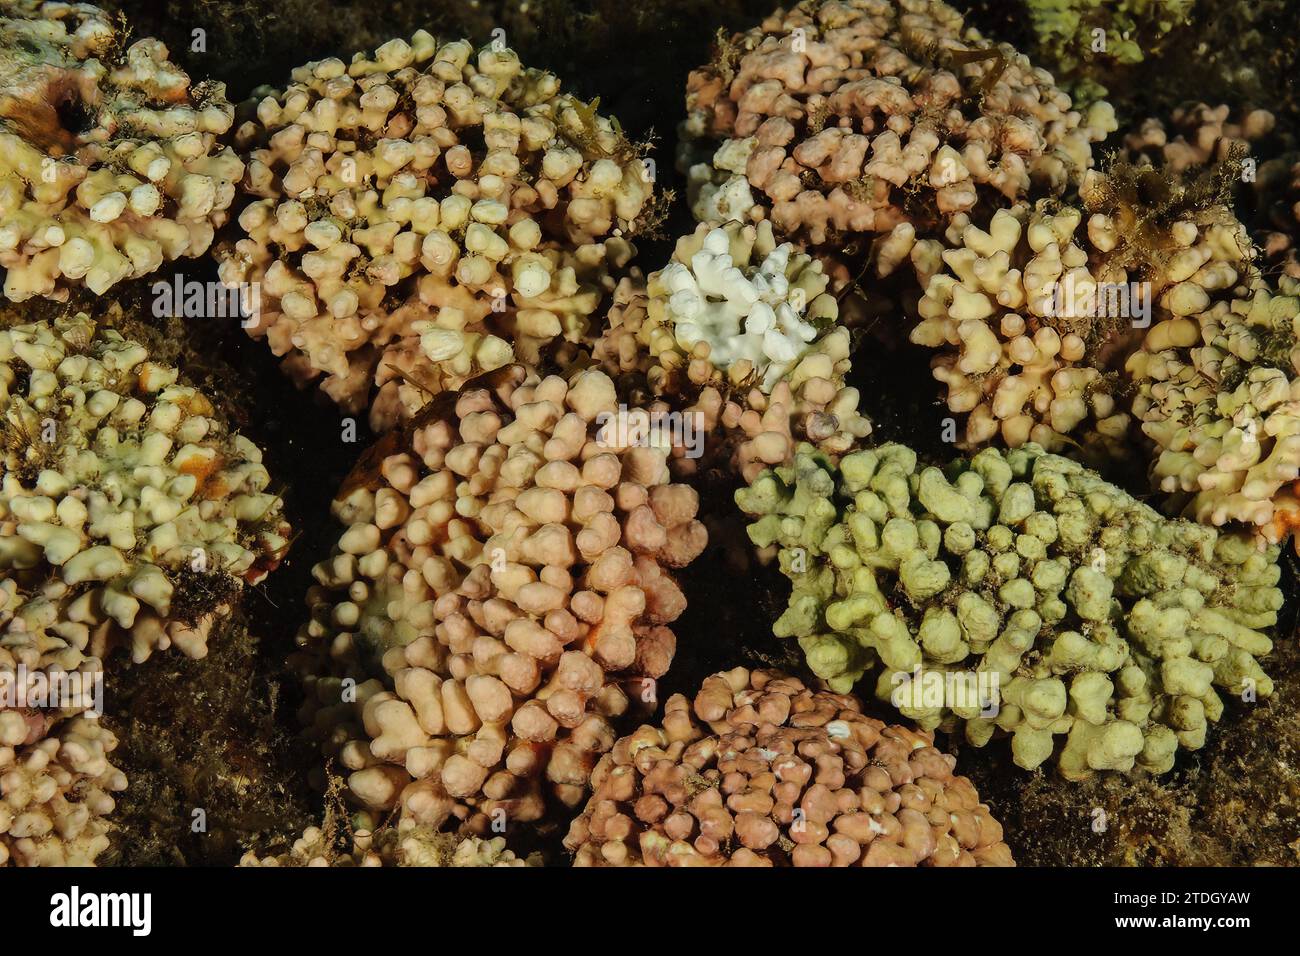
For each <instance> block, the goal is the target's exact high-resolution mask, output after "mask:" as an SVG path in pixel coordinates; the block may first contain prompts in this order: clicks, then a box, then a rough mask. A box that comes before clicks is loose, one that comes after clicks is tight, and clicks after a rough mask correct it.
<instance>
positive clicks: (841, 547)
mask: <svg viewBox="0 0 1300 956" xmlns="http://www.w3.org/2000/svg"><path fill="white" fill-rule="evenodd" d="M736 500H737V502H738V503H739V504H740V506H741V508H742V509H743V510H744V511H745V512H747V513H748V514H750V515H752V516H753V517H754V518H755V519H756V521H755V522H754V524H752V525H751V526H750V529H749V533H750V537H751V539H752V540H753V541H754V542H755V543H756V544H757V545H758V546H759V547H761V548H775V549H779V558H780V565H781V569H782V570H783V571H784V572H785V573H786V575H787V576H788V577H789V578H790V579H791V581H792V583H793V585H794V587H793V590H792V593H791V596H790V603H789V607H788V609H787V610H786V612H785V613H784V614H783V615H782V616H781V618H780V619H779V620H778V621H777V624H776V632H777V633H778V635H781V636H789V637H797V638H798V640H799V643H800V646H801V647H802V648H803V650H804V653H805V655H806V657H807V660H808V664H809V666H810V667H811V668H812V670H813V671H814V673H816V674H817V675H818V676H819V677H822V678H823V679H825V680H827V681H829V682H830V685H831V687H832V688H834V689H836V690H842V691H843V690H847V689H848V688H849V687H851V686H852V685H853V684H854V683H856V681H857V680H858V679H859V678H861V677H863V676H865V675H868V674H869V675H871V676H872V677H874V678H875V679H876V692H877V695H878V696H879V697H881V698H882V699H884V700H891V701H893V702H894V703H895V704H896V706H898V707H899V709H900V711H901V712H902V713H903V714H905V715H906V716H908V717H910V718H912V719H914V720H916V721H918V723H920V725H921V726H922V727H926V728H935V727H941V728H944V729H947V730H955V729H959V728H961V729H964V731H965V735H966V738H967V739H968V740H970V741H971V742H972V743H974V744H975V745H976V746H983V745H984V744H985V743H987V742H988V741H989V740H990V739H991V738H992V737H993V735H994V734H995V732H997V731H1005V732H1008V733H1010V734H1011V735H1012V752H1013V754H1014V757H1015V760H1016V762H1017V763H1018V764H1020V765H1021V766H1023V767H1026V768H1034V767H1037V766H1039V765H1040V764H1042V763H1044V762H1045V761H1047V760H1049V758H1051V757H1052V756H1053V752H1054V749H1055V747H1056V744H1057V743H1058V738H1059V737H1064V738H1065V740H1064V748H1063V749H1062V750H1061V751H1060V753H1059V756H1058V759H1057V761H1056V762H1057V766H1058V769H1059V770H1060V772H1061V773H1062V774H1063V775H1064V776H1065V777H1067V778H1070V779H1081V778H1084V777H1087V776H1090V775H1091V774H1092V773H1093V772H1094V771H1099V770H1123V771H1126V770H1130V769H1132V768H1133V767H1135V766H1138V767H1142V768H1144V769H1147V770H1150V771H1152V772H1156V773H1159V772H1164V771H1167V770H1169V769H1170V768H1171V767H1172V766H1173V761H1174V756H1175V752H1176V751H1177V749H1178V748H1179V747H1180V746H1181V747H1184V748H1187V749H1192V750H1195V749H1197V748H1199V747H1201V746H1202V745H1203V744H1204V742H1205V734H1206V730H1207V728H1208V725H1209V723H1211V722H1213V721H1216V720H1218V719H1219V717H1220V716H1221V715H1222V713H1223V710H1224V706H1225V705H1224V700H1223V698H1222V697H1220V691H1222V692H1223V693H1224V694H1226V695H1230V696H1237V697H1239V698H1241V699H1243V700H1254V699H1255V698H1256V697H1264V696H1268V695H1269V694H1270V693H1271V692H1272V688H1273V685H1272V682H1271V681H1270V680H1269V679H1268V678H1267V677H1266V676H1265V675H1264V673H1263V671H1262V670H1261V668H1260V665H1259V662H1258V660H1257V658H1260V657H1263V656H1264V655H1266V654H1268V652H1269V651H1270V650H1271V648H1272V642H1271V641H1270V640H1269V638H1268V637H1267V636H1266V635H1265V634H1264V630H1265V629H1267V628H1268V627H1270V626H1271V625H1273V624H1275V623H1276V621H1277V611H1278V609H1279V608H1280V607H1281V605H1282V593H1281V591H1280V590H1279V589H1278V587H1277V584H1278V581H1279V579H1280V577H1281V570H1280V568H1279V567H1278V565H1277V556H1278V550H1277V548H1276V547H1273V548H1270V549H1269V550H1267V551H1261V550H1259V549H1257V548H1256V547H1255V544H1254V543H1253V541H1252V540H1251V539H1250V537H1249V536H1244V535H1233V534H1220V533H1219V532H1218V531H1216V530H1215V529H1213V528H1208V527H1205V526H1203V525H1198V524H1193V523H1192V522H1189V521H1182V520H1177V521H1171V520H1168V519H1166V518H1163V517H1161V516H1160V515H1159V514H1157V513H1156V512H1155V511H1153V510H1152V509H1151V508H1149V507H1147V506H1146V505H1144V504H1142V503H1140V502H1138V501H1136V500H1135V499H1134V498H1132V497H1131V496H1130V495H1128V494H1127V493H1126V492H1124V491H1123V490H1121V489H1120V488H1117V487H1115V486H1114V485H1111V484H1109V483H1107V482H1106V481H1104V480H1102V479H1101V478H1100V477H1099V476H1098V475H1097V474H1096V473H1095V472H1092V471H1089V470H1088V469H1086V468H1084V467H1083V466H1082V465H1079V464H1078V463H1076V462H1073V461H1070V460H1069V459H1066V458H1061V457H1059V456H1057V455H1049V454H1046V453H1044V452H1043V450H1042V448H1040V447H1039V446H1037V445H1033V444H1028V445H1025V446H1023V447H1022V448H1020V449H1016V450H1013V451H1007V452H1002V451H998V450H996V449H991V448H990V449H986V450H984V451H982V452H980V453H979V454H978V455H975V456H974V457H973V458H971V459H970V460H969V461H966V460H962V459H958V460H957V461H955V462H953V464H952V465H951V466H950V467H949V468H948V469H947V471H946V472H945V471H943V470H940V469H939V468H934V467H928V468H926V467H920V466H918V464H917V460H916V454H915V453H914V452H913V451H911V450H910V449H908V448H906V447H904V446H901V445H894V444H891V445H885V446H882V447H880V448H878V449H874V450H871V451H863V452H856V453H854V454H851V455H846V456H845V457H844V458H843V459H842V460H841V462H840V464H839V466H838V468H837V467H835V466H833V465H832V464H831V463H830V461H829V460H828V459H826V458H825V457H824V456H821V455H818V454H816V453H815V452H813V450H812V449H811V448H804V449H803V450H802V452H801V453H800V454H799V455H798V456H797V458H796V460H795V463H794V465H793V466H791V467H787V468H778V469H776V470H775V471H769V472H765V473H764V474H763V475H762V476H760V477H759V478H758V479H757V480H756V481H755V482H754V483H753V484H752V485H751V486H750V487H749V488H747V489H742V490H741V491H739V492H738V493H737V495H736ZM931 675H937V679H938V683H937V684H933V685H931V683H930V682H931ZM931 686H933V687H934V688H937V690H935V692H934V693H935V696H931V693H930V692H929V690H928V688H929V687H931ZM940 691H941V693H940Z"/></svg>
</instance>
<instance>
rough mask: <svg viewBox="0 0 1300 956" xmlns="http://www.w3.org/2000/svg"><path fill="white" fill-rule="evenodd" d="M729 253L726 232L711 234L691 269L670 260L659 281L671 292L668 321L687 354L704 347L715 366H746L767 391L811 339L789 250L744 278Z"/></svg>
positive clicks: (775, 252) (814, 330)
mask: <svg viewBox="0 0 1300 956" xmlns="http://www.w3.org/2000/svg"><path fill="white" fill-rule="evenodd" d="M730 249H731V237H730V236H728V235H727V233H726V231H725V230H723V229H721V228H717V229H712V230H710V231H709V233H708V234H707V235H706V236H705V237H704V246H703V248H701V249H700V251H699V252H697V253H695V255H693V256H691V262H690V266H689V267H688V266H687V265H686V264H685V263H682V262H671V263H669V264H668V265H667V266H666V267H665V268H664V270H663V272H662V273H661V274H660V277H659V278H660V282H662V283H663V285H664V287H665V288H666V289H667V290H668V292H669V293H670V294H669V298H668V315H669V316H670V317H671V319H672V321H673V331H674V335H675V337H676V340H677V344H678V345H680V346H681V347H682V348H683V349H684V350H685V351H687V352H690V351H692V350H693V349H694V348H695V346H696V344H697V343H699V342H706V343H708V346H709V357H710V359H711V360H712V362H713V364H714V366H715V367H717V368H718V369H726V368H730V367H732V366H733V365H735V364H736V363H737V362H741V361H748V362H749V363H750V364H751V365H752V366H753V368H754V369H755V370H756V371H758V372H759V373H760V374H761V375H762V381H763V386H764V388H765V389H770V388H771V386H772V385H773V384H775V382H776V381H777V380H778V379H779V378H781V377H782V376H783V375H784V374H785V373H786V372H788V371H789V370H790V368H791V366H792V365H793V364H794V363H795V361H796V360H797V359H798V358H799V356H800V355H801V354H802V353H803V351H804V349H805V348H806V347H807V346H808V345H809V344H810V343H811V342H812V341H813V340H814V339H815V338H816V337H817V328H816V326H814V325H813V324H812V323H811V322H808V321H807V320H806V319H805V318H804V317H803V313H804V311H805V310H806V309H807V307H808V302H807V295H806V293H805V291H804V289H803V288H801V287H800V286H797V285H795V284H793V283H791V281H790V279H789V277H788V275H787V270H788V269H789V267H790V256H791V253H793V252H794V247H793V246H792V245H791V244H790V243H788V242H785V243H782V244H781V245H779V246H777V247H776V248H775V249H773V250H772V251H771V252H769V253H768V254H767V256H766V257H765V258H764V259H763V261H762V262H761V263H759V265H758V267H757V269H754V270H753V271H752V272H750V274H749V275H746V273H745V272H744V271H742V270H741V269H740V268H738V267H737V266H736V264H735V262H734V260H733V259H732V256H731V252H730Z"/></svg>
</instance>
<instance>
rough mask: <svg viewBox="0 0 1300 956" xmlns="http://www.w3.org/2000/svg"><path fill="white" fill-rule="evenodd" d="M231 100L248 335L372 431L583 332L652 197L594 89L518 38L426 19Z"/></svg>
mask: <svg viewBox="0 0 1300 956" xmlns="http://www.w3.org/2000/svg"><path fill="white" fill-rule="evenodd" d="M244 111H245V112H246V113H248V114H249V115H248V118H247V119H245V120H244V121H243V122H241V123H240V125H239V127H238V129H237V131H236V137H235V138H236V144H237V146H238V148H239V149H240V150H241V152H242V153H243V154H244V156H245V157H246V159H247V162H248V175H247V178H246V179H245V180H244V182H243V184H242V189H243V191H244V193H246V194H247V195H248V196H249V197H250V198H251V202H250V203H249V204H248V205H247V206H245V207H244V209H243V211H242V212H241V213H240V215H239V225H240V227H241V228H242V229H243V232H244V234H245V235H244V238H241V239H239V240H238V241H237V242H236V243H234V245H233V246H228V247H225V248H223V249H222V250H221V251H220V255H221V256H222V258H223V260H224V261H223V262H222V266H221V276H222V279H223V280H224V281H225V282H227V283H228V284H230V285H238V284H241V283H258V284H259V289H260V296H259V307H260V309H259V312H258V314H257V316H256V317H255V319H254V320H251V321H248V322H246V323H245V324H246V326H247V328H248V330H249V332H250V334H252V335H254V336H256V337H259V338H261V337H265V338H266V340H267V342H268V344H269V345H270V346H271V348H272V350H273V351H274V352H275V353H276V354H277V355H282V356H287V359H286V363H285V364H286V370H287V371H288V372H289V373H290V374H291V375H292V376H293V377H294V379H295V380H296V381H297V382H298V383H299V384H305V383H306V382H309V381H311V380H313V379H315V378H318V377H320V376H324V378H323V382H322V388H323V389H324V390H325V392H326V393H328V394H329V396H330V397H331V398H333V399H334V400H335V401H336V402H338V403H339V404H340V405H342V406H343V408H344V409H345V410H347V411H350V412H358V411H362V410H365V409H366V408H367V407H369V408H370V419H371V423H372V425H373V427H375V428H377V429H386V428H389V427H391V426H392V425H393V424H394V423H395V422H397V421H399V420H402V419H406V418H409V417H410V415H411V414H413V413H414V411H416V410H417V409H418V408H419V407H420V406H421V405H423V404H424V402H425V401H426V400H427V395H428V393H430V392H439V391H443V390H452V389H455V388H458V387H459V386H460V385H461V384H463V383H464V382H465V381H466V380H468V379H469V378H471V377H473V376H474V375H477V374H479V373H481V372H484V371H491V370H493V369H497V368H500V367H502V366H504V365H507V364H509V363H510V362H511V361H514V360H515V359H516V358H517V359H518V360H519V361H522V362H528V363H536V362H537V361H538V359H539V353H540V350H541V349H542V348H544V347H545V346H546V345H548V344H549V343H551V342H554V341H556V340H561V341H569V342H576V341H580V340H582V338H583V337H584V335H585V334H586V333H587V331H588V326H589V322H590V317H591V316H592V315H593V314H594V313H595V312H596V311H597V309H598V308H599V307H600V306H601V304H602V303H603V302H604V301H605V300H606V297H607V296H608V294H609V293H610V292H612V291H613V287H614V282H615V279H614V274H616V273H617V272H618V271H619V270H621V268H622V267H623V266H624V265H625V264H626V263H627V261H628V260H629V259H630V258H631V256H632V254H633V251H634V250H633V249H632V247H631V245H630V244H629V243H628V242H627V241H626V239H625V238H623V237H625V236H627V235H630V234H631V233H632V232H634V231H635V229H636V228H637V227H638V225H639V224H640V223H639V222H638V219H639V217H640V216H641V215H642V212H643V210H644V208H645V206H646V203H647V202H648V201H649V199H650V195H651V190H652V184H651V182H650V179H649V177H648V175H647V174H646V171H645V170H646V167H645V166H644V164H643V163H642V161H641V160H640V158H639V157H638V156H637V154H636V150H635V148H634V147H632V146H631V145H630V144H629V143H628V141H627V140H626V139H625V138H624V137H623V135H622V133H621V132H620V131H619V129H618V126H617V124H616V123H614V122H612V121H611V120H609V119H607V118H605V117H603V116H600V115H599V114H597V113H596V112H595V109H594V104H591V105H588V104H586V103H584V102H583V101H581V100H580V99H578V98H576V97H575V96H573V95H572V94H570V93H565V92H561V90H560V81H559V80H558V79H557V78H556V77H554V76H552V75H551V74H549V73H545V72H543V71H541V70H534V69H527V68H525V67H524V66H523V65H522V64H521V63H520V62H519V58H518V57H517V56H516V55H515V53H514V52H513V51H512V50H496V49H493V48H491V47H488V48H484V49H482V50H479V51H478V52H477V53H476V52H475V51H474V48H473V47H472V46H471V45H470V44H469V43H468V42H467V41H464V40H457V41H454V42H448V43H442V44H439V43H437V41H435V40H434V38H433V37H431V36H430V35H429V34H427V33H425V32H423V31H421V32H419V33H417V34H415V36H413V37H412V38H411V40H410V42H409V43H408V42H407V41H405V40H392V41H390V42H388V43H385V44H384V45H383V46H381V47H380V48H379V49H378V50H376V51H375V52H374V53H373V55H370V56H367V55H364V54H357V55H356V56H355V57H353V59H352V61H351V63H344V62H343V61H342V60H340V59H337V58H330V59H326V60H320V61H318V62H313V63H308V64H307V65H305V66H302V67H299V68H297V69H295V70H294V71H293V73H292V82H291V83H290V84H289V85H288V86H287V87H286V88H285V89H283V90H272V89H269V88H264V89H260V90H259V91H258V92H257V96H256V97H255V101H254V102H252V103H250V104H248V105H247V106H246V107H245V108H244Z"/></svg>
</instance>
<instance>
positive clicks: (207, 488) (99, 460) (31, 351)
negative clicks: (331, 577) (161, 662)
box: [0, 315, 289, 865]
mask: <svg viewBox="0 0 1300 956" xmlns="http://www.w3.org/2000/svg"><path fill="white" fill-rule="evenodd" d="M177 377H178V376H177V370H176V369H174V368H170V367H168V366H165V365H162V364H159V363H157V362H154V361H151V360H150V359H149V355H148V352H147V351H146V349H145V348H144V347H143V346H142V345H140V344H138V343H136V342H132V341H129V340H127V339H124V338H123V337H122V336H121V335H119V334H118V333H116V332H114V331H112V330H100V331H96V329H95V327H94V325H93V323H91V322H90V321H89V320H88V319H87V318H86V317H85V316H84V315H79V316H76V317H74V318H70V319H60V320H56V321H55V322H53V323H35V324H31V325H22V326H16V327H13V328H10V329H6V330H3V331H0V464H2V465H3V477H2V478H0V681H4V682H7V683H9V684H10V685H11V687H10V690H17V687H16V685H17V683H18V682H19V681H23V682H24V683H25V690H24V692H23V693H24V697H23V699H25V700H27V701H36V700H38V697H39V699H41V700H42V702H43V703H46V704H47V705H48V704H49V702H48V701H45V700H44V697H43V695H44V691H45V690H49V689H51V688H53V687H54V686H55V683H56V681H63V682H65V683H64V684H63V686H65V687H67V688H68V689H69V690H70V691H71V692H72V696H69V697H66V698H65V697H63V696H60V698H59V700H58V704H59V706H52V705H50V706H43V707H42V706H39V705H37V704H33V705H32V706H30V707H18V708H9V709H2V710H0V863H3V862H5V861H6V860H8V859H13V860H14V861H15V862H18V863H23V864H33V863H37V864H49V865H67V864H78V863H91V862H93V861H94V858H95V856H96V855H98V854H99V853H100V852H102V851H103V850H104V849H105V848H106V847H107V845H108V837H107V835H106V834H107V823H106V821H105V820H104V817H105V816H106V815H107V814H108V813H109V812H110V811H111V810H112V809H113V800H112V797H111V796H110V794H111V793H112V792H113V791H117V790H121V789H123V788H124V787H125V786H126V779H125V777H124V776H123V775H122V774H121V772H120V771H118V770H117V769H116V768H115V767H113V766H112V765H111V764H110V763H109V762H108V755H109V754H110V753H111V752H112V751H113V749H114V748H115V747H116V746H117V740H116V738H115V737H114V736H113V734H112V733H111V732H110V731H108V730H107V729H105V728H104V727H103V726H102V725H101V723H100V721H98V720H95V719H89V718H86V717H83V716H80V715H81V714H83V713H85V712H86V711H87V710H89V709H91V708H92V707H94V706H96V705H98V704H102V699H101V700H96V699H95V697H96V694H95V691H94V686H95V685H94V682H95V681H97V680H100V679H102V672H103V664H102V663H101V661H103V660H106V659H107V655H108V653H109V652H110V651H111V650H112V649H113V647H114V646H115V645H117V644H125V645H126V646H128V647H129V648H130V650H131V654H132V656H133V657H134V659H135V660H136V661H143V660H144V659H146V658H147V657H149V656H150V654H152V653H153V652H154V651H156V650H160V649H165V648H167V647H169V646H171V645H175V646H176V647H178V648H179V649H180V650H181V651H182V652H184V653H185V654H187V655H188V656H190V657H202V656H204V655H205V654H206V653H207V649H208V648H207V642H208V637H209V633H210V631H211V629H212V627H213V625H214V624H215V623H216V622H217V621H219V620H221V619H222V618H223V617H224V616H226V615H227V614H229V613H230V612H231V610H232V606H233V603H234V601H235V599H236V597H237V595H238V593H239V591H240V588H241V586H242V584H243V583H244V582H249V583H252V582H257V581H260V580H261V579H262V578H263V577H264V576H265V575H266V574H267V572H268V571H270V570H271V569H272V568H274V567H275V565H276V564H277V563H278V562H279V560H280V558H281V556H282V555H283V553H284V550H285V548H286V547H287V536H288V533H289V529H288V526H287V524H286V523H285V521H284V519H283V517H282V516H281V502H280V499H279V498H278V497H276V496H275V495H273V494H270V493H268V492H267V490H266V489H267V486H268V485H269V483H270V476H269V475H268V474H267V471H266V469H265V468H264V467H263V466H262V464H261V459H262V455H261V452H260V451H259V450H258V448H257V447H256V446H254V445H253V444H252V443H251V442H250V441H248V440H247V439H246V438H244V437H243V436H241V435H239V434H237V433H232V432H230V431H228V430H227V429H226V427H225V425H223V424H222V423H221V422H220V421H218V420H217V419H216V418H214V417H212V416H213V415H214V410H213V408H212V405H211V404H210V403H209V401H208V400H207V398H205V397H204V396H203V394H202V393H200V392H198V391H197V390H195V389H193V388H191V387H189V386H186V385H183V384H180V383H179V382H178V381H177ZM60 672H62V676H60V677H57V678H56V675H57V674H59V673H60ZM72 676H75V680H76V682H72V681H71V677H72ZM43 689H44V690H43ZM101 689H102V685H101ZM14 699H16V698H14Z"/></svg>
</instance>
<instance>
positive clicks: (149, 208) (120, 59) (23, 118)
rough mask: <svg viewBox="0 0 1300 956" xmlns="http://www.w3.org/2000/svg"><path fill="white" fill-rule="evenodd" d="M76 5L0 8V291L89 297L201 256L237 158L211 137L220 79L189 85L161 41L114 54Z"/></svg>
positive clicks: (217, 119) (226, 201) (98, 26)
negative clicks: (0, 274) (85, 292)
mask: <svg viewBox="0 0 1300 956" xmlns="http://www.w3.org/2000/svg"><path fill="white" fill-rule="evenodd" d="M122 39H123V38H122V37H121V36H120V35H119V32H118V31H117V30H116V29H115V28H114V27H113V25H112V21H111V19H110V17H109V14H108V13H106V12H105V11H103V10H100V9H99V8H98V7H94V6H91V5H90V4H86V3H39V2H33V0H19V2H17V3H6V4H5V10H4V11H3V13H0V222H2V223H3V225H2V226H0V266H3V267H4V268H5V270H6V276H5V286H4V291H5V295H6V296H8V297H9V298H10V299H12V300H14V301H15V302H21V301H23V300H25V299H29V298H31V297H32V296H38V295H39V296H46V297H48V298H52V299H60V300H64V299H66V298H67V296H68V292H69V290H70V289H71V288H74V287H81V286H85V287H86V288H87V289H89V290H90V291H91V292H93V293H95V294H96V295H102V294H103V293H105V292H106V291H107V290H108V289H109V288H110V287H112V286H113V285H115V284H116V283H118V282H120V281H122V280H123V279H133V278H136V277H138V276H145V275H148V274H150V273H151V272H154V271H156V270H157V269H158V268H159V267H161V266H162V264H163V263H164V262H167V261H171V260H174V259H179V258H182V257H193V256H199V255H202V254H203V253H204V252H206V251H207V250H208V247H209V246H210V245H211V244H212V239H213V235H214V232H215V230H217V229H219V228H220V227H221V226H222V225H224V224H225V222H226V220H227V217H228V215H229V214H228V212H227V210H228V209H229V207H230V205H231V203H232V202H233V200H234V198H235V183H237V182H238V181H239V180H240V179H241V178H242V177H243V175H244V164H243V162H241V161H240V159H239V157H238V156H236V155H235V153H234V151H233V150H231V149H230V148H229V147H226V146H223V145H221V144H220V142H219V138H220V137H221V136H222V135H223V134H224V133H225V132H226V131H227V130H229V129H230V126H231V123H232V122H233V121H234V115H235V111H234V108H233V107H232V106H231V105H230V103H228V102H227V101H226V89H225V84H222V83H215V82H211V81H205V82H203V83H200V84H197V85H196V86H194V87H193V88H191V86H190V79H189V77H188V76H186V75H185V72H184V71H183V70H181V68H180V67H178V66H177V65H176V64H175V63H173V62H171V59H170V57H169V53H168V51H167V47H166V46H164V45H163V43H162V42H161V41H159V40H156V39H153V38H147V39H143V40H138V41H136V42H135V43H133V44H131V46H130V47H129V48H127V49H126V50H125V52H120V51H119V50H118V47H119V45H120V42H121V41H122Z"/></svg>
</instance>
